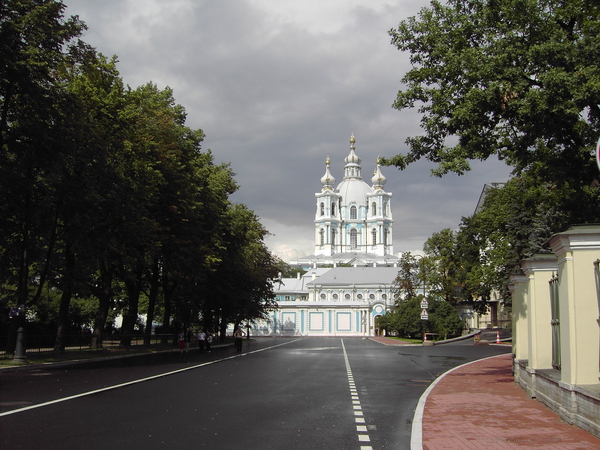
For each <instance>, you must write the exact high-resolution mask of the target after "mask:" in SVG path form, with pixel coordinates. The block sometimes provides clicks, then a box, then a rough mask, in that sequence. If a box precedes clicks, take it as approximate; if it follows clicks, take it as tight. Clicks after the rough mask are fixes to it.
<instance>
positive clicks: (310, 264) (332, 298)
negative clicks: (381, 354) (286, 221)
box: [251, 136, 399, 336]
mask: <svg viewBox="0 0 600 450" xmlns="http://www.w3.org/2000/svg"><path fill="white" fill-rule="evenodd" d="M355 142H356V141H355V138H354V136H351V138H350V152H349V154H348V156H346V158H345V159H344V162H345V166H344V176H343V179H342V181H341V182H340V183H339V184H338V185H337V186H336V184H335V183H336V180H335V178H334V177H333V175H332V174H331V160H330V159H329V157H327V159H326V161H325V175H323V177H322V178H321V186H322V187H321V191H320V192H317V193H316V194H315V197H316V212H315V218H314V233H315V234H314V238H315V252H314V255H311V256H307V257H304V258H299V259H298V260H296V261H291V262H290V265H292V266H296V267H301V268H303V269H304V270H306V273H305V274H304V275H303V276H299V277H297V278H284V279H280V280H277V282H276V283H275V286H274V290H275V294H276V302H277V304H278V308H277V309H276V310H274V311H271V313H270V315H269V317H268V318H267V319H266V320H261V321H257V322H255V323H254V324H252V325H251V327H252V330H251V333H252V334H254V335H262V336H373V335H375V334H377V332H378V330H377V325H376V319H377V317H378V316H380V315H383V314H385V312H386V311H388V310H389V309H390V308H392V307H393V304H394V301H393V286H394V281H395V279H396V277H397V275H398V268H397V265H398V261H399V258H398V257H396V256H394V255H393V243H392V242H393V241H392V236H393V223H394V220H393V216H392V206H391V198H392V194H391V193H390V192H386V191H385V189H384V187H385V184H386V182H387V180H386V178H385V177H384V176H383V174H382V173H381V166H380V165H379V164H378V163H377V164H376V167H375V170H374V174H373V177H372V178H371V180H370V181H371V185H369V184H367V183H366V182H364V181H363V179H362V175H361V158H359V157H358V156H357V154H356V149H355Z"/></svg>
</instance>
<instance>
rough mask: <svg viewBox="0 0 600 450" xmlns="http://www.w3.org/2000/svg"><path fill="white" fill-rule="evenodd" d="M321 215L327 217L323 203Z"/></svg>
mask: <svg viewBox="0 0 600 450" xmlns="http://www.w3.org/2000/svg"><path fill="white" fill-rule="evenodd" d="M321 215H322V216H324V215H325V203H323V202H321Z"/></svg>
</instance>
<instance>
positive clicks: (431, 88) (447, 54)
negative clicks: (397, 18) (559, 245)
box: [386, 0, 600, 223]
mask: <svg viewBox="0 0 600 450" xmlns="http://www.w3.org/2000/svg"><path fill="white" fill-rule="evenodd" d="M599 19H600V4H598V2H597V1H595V0H567V1H563V0H543V1H540V0H496V1H491V0H478V1H475V0H449V1H448V2H447V4H444V3H442V2H439V1H437V0H433V1H432V2H431V6H430V7H429V8H424V9H422V10H421V12H420V13H419V15H418V17H411V18H409V19H407V20H405V21H402V22H401V23H400V24H399V26H398V27H397V28H396V29H392V30H390V36H391V38H392V44H393V45H395V46H396V47H397V48H398V49H399V50H401V51H407V52H409V53H410V55H411V56H410V59H411V63H412V65H413V68H412V69H411V70H410V71H408V72H407V73H406V74H405V75H404V77H403V79H402V82H403V83H404V84H405V86H406V87H405V89H403V90H401V91H400V92H399V93H398V95H397V98H396V101H395V103H394V107H395V108H397V109H404V108H413V107H414V106H415V105H417V104H418V105H419V112H420V113H421V114H422V116H423V117H422V120H421V124H422V128H423V134H422V135H421V136H416V137H410V138H408V139H407V141H406V142H407V144H408V145H409V152H408V154H406V155H398V156H395V157H393V158H390V159H388V160H386V162H387V163H389V164H393V165H396V166H398V167H399V168H401V169H403V168H405V167H406V166H407V165H408V164H410V163H411V162H413V161H416V160H418V159H421V158H426V159H428V160H430V161H432V162H435V163H437V164H438V167H437V169H435V170H434V174H435V175H437V176H441V175H443V174H446V173H448V172H456V173H458V174H462V173H464V172H465V171H467V170H469V168H470V167H469V162H468V161H469V160H472V159H479V160H484V159H487V158H489V157H491V156H497V157H498V158H500V159H501V160H504V161H506V162H507V163H508V164H509V165H510V166H512V167H514V169H515V174H520V173H523V172H525V171H530V172H532V173H533V174H535V175H536V176H537V177H538V178H540V179H541V180H544V181H545V182H549V183H552V184H553V185H555V186H556V187H557V188H558V189H560V190H561V193H562V194H563V196H562V198H561V199H560V206H561V208H562V210H563V211H566V212H567V213H568V214H567V215H568V216H569V217H570V221H571V222H572V223H581V222H586V221H587V222H589V221H592V222H593V221H597V217H598V216H599V214H600V202H599V198H600V196H599V192H600V190H599V188H598V181H597V180H598V171H597V167H596V165H595V161H594V158H593V148H594V144H595V142H596V141H597V139H598V136H599V135H600V106H599V105H600V27H598V23H599Z"/></svg>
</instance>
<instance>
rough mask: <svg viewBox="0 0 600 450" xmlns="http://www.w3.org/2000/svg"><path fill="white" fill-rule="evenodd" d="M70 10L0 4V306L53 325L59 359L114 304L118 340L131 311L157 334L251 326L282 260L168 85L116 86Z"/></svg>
mask: <svg viewBox="0 0 600 450" xmlns="http://www.w3.org/2000/svg"><path fill="white" fill-rule="evenodd" d="M64 8H65V7H64V5H63V4H62V2H60V1H53V0H41V1H37V0H36V1H34V0H9V1H5V2H0V18H1V20H0V61H1V63H0V217H1V219H0V280H1V284H0V286H1V287H0V289H1V290H0V292H1V294H2V295H1V296H0V308H1V310H2V311H5V312H6V313H7V314H8V311H10V308H11V307H15V306H16V305H26V307H23V308H19V311H21V310H22V311H30V312H31V315H30V316H27V317H25V313H21V314H19V315H18V319H19V320H20V321H24V320H29V321H30V323H31V324H32V323H33V321H35V322H40V323H41V322H45V323H46V324H50V323H51V324H53V325H54V327H55V329H57V330H58V331H57V340H56V345H55V348H56V349H57V350H61V349H62V348H64V344H65V341H64V339H63V337H64V336H66V334H68V333H69V332H70V331H72V330H73V325H76V328H79V329H81V328H83V327H85V328H89V327H91V326H93V328H94V339H96V343H97V344H100V345H101V336H102V333H103V332H104V330H105V328H106V327H107V326H109V325H110V323H111V321H112V320H113V318H114V317H113V316H114V312H115V311H118V312H122V313H123V314H124V321H123V329H122V331H123V332H124V333H128V332H132V331H134V330H135V329H139V323H138V315H139V314H140V313H141V312H144V313H146V314H147V315H148V320H149V322H150V325H152V323H153V322H154V318H155V315H156V314H157V313H162V326H163V330H169V328H170V325H171V324H172V323H179V324H182V323H186V324H189V323H191V322H194V321H197V320H198V317H199V316H200V315H201V314H204V317H205V319H206V320H212V317H216V318H217V320H219V323H220V325H222V324H226V323H227V321H231V322H237V321H239V320H242V319H249V318H254V317H260V316H261V315H263V314H264V312H265V311H266V310H267V309H268V308H270V307H272V306H273V303H272V299H273V291H272V285H271V281H270V280H272V279H274V278H276V276H277V264H278V263H277V261H276V260H275V259H274V258H273V257H272V255H271V254H270V253H269V252H268V250H267V248H266V246H265V244H264V237H265V236H266V235H267V234H268V232H267V231H266V230H265V229H264V228H263V227H262V225H261V224H260V222H259V220H258V218H257V217H256V216H255V215H254V213H253V212H252V211H250V210H248V209H247V208H246V207H245V206H243V205H232V204H231V202H230V199H229V196H230V195H231V194H232V193H234V192H235V191H236V190H237V184H236V183H235V181H234V179H233V176H234V174H233V172H232V170H231V168H230V167H229V165H228V164H221V165H216V164H215V163H214V161H213V156H212V154H211V152H210V151H202V150H201V143H202V140H203V138H204V133H203V132H202V130H193V129H190V128H189V127H187V126H186V125H185V121H186V112H185V109H184V108H183V107H182V106H181V105H178V104H177V103H176V102H175V99H174V95H173V92H172V90H171V89H169V88H166V89H164V90H160V89H158V88H157V87H156V86H155V85H154V84H152V83H147V84H145V85H143V86H140V87H139V88H137V89H131V88H127V89H125V88H124V86H123V82H122V80H121V78H120V75H119V73H118V70H117V68H116V61H117V60H116V57H113V58H110V59H109V58H106V57H104V56H103V55H102V54H100V53H97V52H96V50H95V49H93V48H91V47H90V46H88V45H87V44H85V43H83V42H81V41H79V40H76V38H77V37H78V36H79V35H80V34H81V32H82V30H83V29H85V25H84V24H83V23H81V22H80V21H79V20H78V18H76V17H72V18H69V19H64V17H63V11H64ZM48 292H52V293H53V295H52V301H50V300H48V298H49V296H48V294H47V293H48ZM44 293H46V296H45V297H46V299H47V301H46V302H45V303H44V302H43V299H44V295H43V294H44ZM225 293H228V295H227V294H225ZM33 318H35V319H33ZM16 322H17V321H16V320H12V321H8V320H1V321H0V327H1V328H5V327H6V326H7V325H8V324H9V323H10V325H11V327H13V328H14V327H15V324H16ZM145 331H146V333H150V331H151V326H149V327H147V328H146V330H145ZM14 332H16V328H15V330H14ZM122 343H124V344H127V342H126V341H122Z"/></svg>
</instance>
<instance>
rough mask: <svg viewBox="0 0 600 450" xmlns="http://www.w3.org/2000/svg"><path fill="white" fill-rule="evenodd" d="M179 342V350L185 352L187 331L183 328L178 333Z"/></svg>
mask: <svg viewBox="0 0 600 450" xmlns="http://www.w3.org/2000/svg"><path fill="white" fill-rule="evenodd" d="M177 344H178V345H179V352H180V353H183V350H184V349H185V331H184V330H181V332H180V333H179V334H178V335H177Z"/></svg>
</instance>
